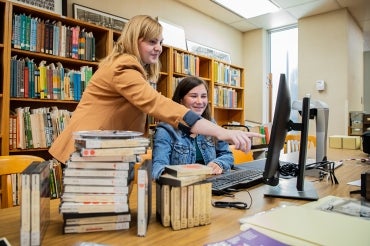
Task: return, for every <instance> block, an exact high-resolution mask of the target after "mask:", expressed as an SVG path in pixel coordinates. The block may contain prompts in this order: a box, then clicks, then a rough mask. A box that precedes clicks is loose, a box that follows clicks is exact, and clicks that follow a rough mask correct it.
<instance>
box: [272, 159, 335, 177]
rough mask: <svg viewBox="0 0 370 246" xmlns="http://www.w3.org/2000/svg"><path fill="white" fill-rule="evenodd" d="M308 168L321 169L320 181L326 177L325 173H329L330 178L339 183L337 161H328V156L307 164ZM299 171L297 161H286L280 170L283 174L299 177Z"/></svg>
mask: <svg viewBox="0 0 370 246" xmlns="http://www.w3.org/2000/svg"><path fill="white" fill-rule="evenodd" d="M305 168H306V170H311V169H317V170H320V171H321V172H322V173H321V175H320V181H321V180H322V179H323V178H324V176H325V174H328V178H330V180H331V182H332V183H334V184H339V182H338V179H337V177H336V176H335V172H334V170H335V162H333V161H328V160H327V159H326V156H325V157H324V158H323V160H322V161H319V162H314V163H310V164H307V165H305ZM298 171H299V167H298V165H297V164H295V163H285V164H283V165H281V166H280V168H279V172H280V174H281V175H282V176H288V177H289V176H292V177H297V175H298Z"/></svg>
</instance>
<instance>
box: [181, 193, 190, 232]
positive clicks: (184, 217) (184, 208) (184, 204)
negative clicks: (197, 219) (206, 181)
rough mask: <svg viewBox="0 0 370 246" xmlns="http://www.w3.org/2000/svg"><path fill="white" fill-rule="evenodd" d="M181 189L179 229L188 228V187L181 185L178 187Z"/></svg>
mask: <svg viewBox="0 0 370 246" xmlns="http://www.w3.org/2000/svg"><path fill="white" fill-rule="evenodd" d="M180 191H181V195H180V198H181V217H180V226H181V229H186V228H188V187H187V186H183V187H181V188H180Z"/></svg>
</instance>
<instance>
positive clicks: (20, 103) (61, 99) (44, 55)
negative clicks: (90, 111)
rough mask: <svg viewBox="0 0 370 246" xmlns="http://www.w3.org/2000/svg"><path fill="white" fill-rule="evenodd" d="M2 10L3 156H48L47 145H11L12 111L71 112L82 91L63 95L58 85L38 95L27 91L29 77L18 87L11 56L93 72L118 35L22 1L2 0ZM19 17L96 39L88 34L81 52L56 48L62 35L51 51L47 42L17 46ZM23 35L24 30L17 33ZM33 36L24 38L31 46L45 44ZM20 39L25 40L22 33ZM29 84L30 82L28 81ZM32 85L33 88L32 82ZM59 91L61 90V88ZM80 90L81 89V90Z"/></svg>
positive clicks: (65, 70)
mask: <svg viewBox="0 0 370 246" xmlns="http://www.w3.org/2000/svg"><path fill="white" fill-rule="evenodd" d="M0 11H1V16H3V19H2V21H1V23H2V24H1V29H2V30H1V34H0V35H2V36H1V37H0V38H1V41H0V48H1V59H2V61H3V62H2V67H1V119H2V120H1V155H9V154H10V155H13V154H31V155H37V156H41V157H43V158H45V159H49V158H50V155H49V154H48V152H47V149H48V146H46V147H40V148H32V147H31V148H29V147H26V148H17V147H16V146H15V147H10V144H11V143H12V142H13V141H12V138H11V129H12V127H11V124H10V122H11V117H10V114H12V113H14V112H15V111H16V109H17V108H25V107H30V109H38V108H51V107H57V108H58V109H63V110H68V111H70V112H72V111H73V110H74V109H75V107H76V105H77V103H78V100H79V96H80V93H79V95H77V93H76V92H75V90H71V91H73V92H71V95H70V96H68V97H65V96H62V95H61V93H60V92H57V93H55V91H54V89H55V87H54V86H52V89H50V87H48V94H47V95H46V94H45V96H42V95H41V93H40V94H37V92H36V95H31V94H29V93H28V92H31V89H29V90H27V88H26V87H25V84H26V82H25V78H26V77H27V76H24V77H23V80H22V81H23V83H24V84H23V85H22V84H21V86H20V88H18V87H19V85H18V81H16V83H12V81H14V78H13V76H14V73H12V72H11V70H12V69H13V68H14V63H12V58H14V60H17V61H21V60H26V58H28V59H29V60H32V61H33V62H34V66H35V67H39V66H40V63H41V62H42V61H45V64H46V66H47V67H49V65H50V66H51V64H54V65H55V66H57V64H58V63H60V64H62V66H63V68H64V72H65V73H67V71H68V70H69V71H77V72H78V71H80V69H81V67H85V66H87V67H89V68H90V69H91V70H92V71H95V70H96V69H97V67H98V61H99V59H101V58H103V57H105V56H106V55H107V54H108V52H109V51H110V50H111V49H112V48H113V42H112V40H114V37H115V35H117V34H115V33H113V31H112V30H110V29H107V28H105V27H100V26H97V25H93V24H90V23H86V22H82V21H79V20H76V19H73V18H69V17H64V16H61V15H58V14H56V13H53V12H48V11H46V10H42V9H38V8H32V7H29V6H25V5H22V4H20V3H13V2H8V1H5V0H0ZM16 16H17V17H19V16H26V17H29V19H30V20H31V22H32V20H33V21H35V20H37V22H43V23H47V22H48V23H50V24H54V26H57V25H59V27H61V26H65V28H66V29H75V28H79V33H80V34H81V33H83V32H84V33H85V34H86V35H87V34H92V35H93V41H91V40H92V39H90V43H89V44H88V43H87V36H85V40H86V43H85V47H84V48H83V50H84V52H82V53H80V49H81V47H78V46H77V47H74V48H76V49H77V51H76V49H75V50H73V49H72V48H71V49H68V48H58V49H56V47H60V46H61V45H62V41H61V40H62V39H61V38H60V40H58V39H51V38H50V40H53V41H54V42H53V43H52V44H51V45H50V52H46V45H45V44H44V45H45V46H44V48H45V49H44V50H39V49H37V50H36V49H35V48H33V49H32V48H30V47H28V48H27V46H22V47H19V45H17V42H16V39H15V38H14V35H15V34H17V31H16V30H18V29H17V28H16V26H15V24H14V23H15V19H16ZM21 23H22V22H21ZM26 23H27V22H26ZM20 30H24V28H23V27H22V28H20ZM26 30H27V28H26ZM54 30H55V27H54ZM60 30H61V29H59V31H60ZM31 31H32V29H31V30H30V32H31ZM21 34H22V33H20V34H17V35H21ZM54 34H55V33H54ZM34 35H35V36H37V38H36V39H32V34H31V33H29V34H27V35H26V36H25V38H23V39H24V40H26V43H29V44H30V46H32V40H36V44H38V43H42V42H41V40H44V42H45V43H46V40H47V38H45V37H44V38H40V37H39V36H38V34H34ZM27 37H30V41H28V40H27V39H28V38H27ZM50 37H51V34H50ZM60 37H61V36H60ZM19 39H21V40H22V36H21V37H20V38H19ZM67 40H68V39H67ZM57 41H59V42H57ZM55 42H57V43H55ZM91 42H93V43H91ZM78 43H80V42H78ZM94 46H95V49H93V47H94ZM90 47H91V48H90ZM67 50H73V51H72V53H68V52H65V51H67ZM88 51H91V52H88ZM76 52H77V53H76ZM94 58H95V59H94ZM17 69H18V68H17ZM17 71H18V70H17ZM28 83H31V82H30V81H28ZM15 85H17V87H15ZM71 85H72V83H71ZM23 86H24V87H23ZM29 86H30V87H32V86H31V84H30V85H29ZM59 90H62V89H61V88H59ZM80 90H81V91H82V89H80ZM35 91H36V89H35ZM53 93H54V94H53ZM11 141H12V142H11ZM13 143H14V142H13Z"/></svg>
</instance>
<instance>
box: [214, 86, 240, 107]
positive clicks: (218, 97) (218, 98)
mask: <svg viewBox="0 0 370 246" xmlns="http://www.w3.org/2000/svg"><path fill="white" fill-rule="evenodd" d="M213 103H214V105H215V106H218V107H224V108H237V107H238V92H237V91H236V90H235V89H232V88H226V87H223V86H215V87H214V93H213Z"/></svg>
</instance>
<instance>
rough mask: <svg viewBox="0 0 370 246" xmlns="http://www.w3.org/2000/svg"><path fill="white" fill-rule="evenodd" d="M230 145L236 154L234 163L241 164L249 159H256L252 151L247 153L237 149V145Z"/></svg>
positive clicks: (234, 154)
mask: <svg viewBox="0 0 370 246" xmlns="http://www.w3.org/2000/svg"><path fill="white" fill-rule="evenodd" d="M229 147H230V150H231V152H232V153H233V156H234V164H241V163H244V162H247V161H253V160H254V158H253V152H252V151H249V152H248V153H245V152H244V151H241V150H238V149H235V145H229Z"/></svg>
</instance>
